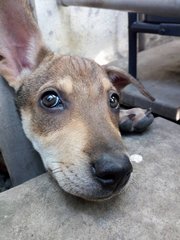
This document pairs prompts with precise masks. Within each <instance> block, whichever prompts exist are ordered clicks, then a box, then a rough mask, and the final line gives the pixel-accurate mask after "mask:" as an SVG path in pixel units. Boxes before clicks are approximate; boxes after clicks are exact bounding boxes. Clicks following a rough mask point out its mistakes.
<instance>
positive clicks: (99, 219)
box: [0, 118, 180, 240]
mask: <svg viewBox="0 0 180 240" xmlns="http://www.w3.org/2000/svg"><path fill="white" fill-rule="evenodd" d="M179 134H180V127H179V125H177V124H174V123H171V122H169V121H166V120H163V119H161V118H157V119H156V120H155V122H154V124H153V125H152V127H151V128H150V129H149V130H148V131H147V132H146V133H144V134H142V135H133V136H127V137H125V142H126V145H127V146H128V148H129V151H130V153H131V154H134V153H136V154H140V155H142V157H143V161H141V162H140V163H135V162H134V176H133V180H132V183H131V184H130V185H129V189H128V191H126V192H124V193H122V194H121V195H120V196H118V197H116V198H114V199H111V200H109V201H106V202H102V203H89V202H86V201H83V200H80V199H78V198H75V197H72V196H70V195H69V194H66V193H64V192H63V191H62V190H61V189H59V187H58V186H57V184H56V183H55V182H54V181H52V179H51V178H50V177H49V175H48V174H44V175H41V176H40V177H37V178H35V179H33V180H31V181H29V182H26V183H25V184H23V185H20V186H18V187H15V188H13V189H11V190H8V191H6V192H3V193H1V194H0V239H3V240H4V239H5V240H10V239H11V240H12V239H14V240H16V239H17V240H24V239H26V240H29V239H32V240H45V239H47V240H56V239H58V240H59V239H63V240H64V239H68V240H69V239H72V240H74V239H78V240H81V239H82V240H83V239H85V240H88V239H89V240H90V239H93V240H96V239H97V240H101V239H103V240H124V239H126V240H128V239H129V240H130V239H131V240H135V239H137V240H145V239H146V240H152V239H153V240H156V239H158V240H161V239H162V240H169V239H171V240H175V239H179V236H180V228H179V224H180V222H179V219H180V216H179V215H180V204H179V189H180V182H179V174H180V164H179V156H180V147H179V146H180V140H179V136H180V135H179Z"/></svg>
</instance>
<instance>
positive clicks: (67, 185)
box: [50, 167, 131, 201]
mask: <svg viewBox="0 0 180 240" xmlns="http://www.w3.org/2000/svg"><path fill="white" fill-rule="evenodd" d="M81 168H82V167H81ZM78 170H80V171H77V169H72V168H66V169H59V170H56V171H50V172H51V175H52V176H53V177H54V178H55V179H56V181H57V183H58V184H59V186H60V187H61V188H62V189H63V190H64V191H65V192H67V193H69V194H71V195H74V196H76V197H80V198H83V199H85V200H88V201H105V200H108V199H110V198H112V197H113V196H116V195H118V194H120V193H121V192H122V191H123V189H124V188H125V186H126V185H127V183H128V182H129V179H130V175H131V174H130V173H129V174H128V175H127V177H126V178H125V179H124V180H123V181H119V182H118V183H117V184H116V185H115V186H103V185H102V184H101V183H100V182H99V181H98V179H97V178H95V177H94V176H93V175H92V173H91V172H90V171H88V170H87V168H84V171H81V169H78Z"/></svg>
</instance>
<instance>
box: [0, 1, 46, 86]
mask: <svg viewBox="0 0 180 240" xmlns="http://www.w3.org/2000/svg"><path fill="white" fill-rule="evenodd" d="M47 51H48V50H46V48H45V47H44V45H43V43H42V38H41V34H40V31H39V29H38V27H37V25H36V23H35V20H34V19H33V17H32V13H31V10H30V7H29V5H28V4H27V1H26V0H0V74H1V75H2V76H3V77H4V78H5V79H6V80H7V82H8V84H9V85H10V86H12V87H13V88H14V89H16V90H17V89H18V87H19V86H20V78H21V76H22V73H24V72H31V71H32V70H33V69H34V68H36V66H37V65H38V64H39V63H40V61H41V60H42V58H43V56H45V55H46V52H47Z"/></svg>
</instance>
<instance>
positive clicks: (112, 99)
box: [109, 93, 120, 109]
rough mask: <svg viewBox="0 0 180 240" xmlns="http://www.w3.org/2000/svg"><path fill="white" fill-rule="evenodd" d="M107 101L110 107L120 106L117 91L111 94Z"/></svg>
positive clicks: (116, 107)
mask: <svg viewBox="0 0 180 240" xmlns="http://www.w3.org/2000/svg"><path fill="white" fill-rule="evenodd" d="M109 103H110V107H111V108H114V109H118V108H119V107H120V103H119V96H118V94H117V93H113V94H111V96H110V99H109Z"/></svg>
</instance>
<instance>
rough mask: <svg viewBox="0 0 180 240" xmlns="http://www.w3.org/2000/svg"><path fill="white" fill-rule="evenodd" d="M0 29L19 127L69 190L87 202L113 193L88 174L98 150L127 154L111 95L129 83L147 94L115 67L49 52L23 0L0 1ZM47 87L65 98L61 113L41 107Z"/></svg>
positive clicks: (0, 65) (0, 50) (1, 66)
mask: <svg viewBox="0 0 180 240" xmlns="http://www.w3.org/2000/svg"><path fill="white" fill-rule="evenodd" d="M12 16H14V19H13V21H12ZM8 19H10V21H9V20H8ZM11 25H12V26H11ZM0 27H1V28H0V29H1V30H0V36H1V40H0V55H1V56H2V57H1V59H0V73H1V74H2V75H3V76H4V77H5V78H6V80H7V82H8V83H9V85H10V86H12V87H13V88H14V89H15V90H16V103H17V107H18V108H19V111H20V114H21V118H22V126H23V129H24V131H25V133H26V136H27V137H28V138H29V139H30V141H31V142H32V144H33V146H34V148H35V149H36V150H37V151H38V152H39V153H40V155H41V157H42V160H43V162H44V165H45V167H46V169H47V170H48V171H50V172H51V174H52V175H53V176H54V177H55V179H56V180H57V182H58V183H59V185H60V186H61V187H62V188H63V189H64V190H65V191H67V192H69V193H71V194H74V195H77V196H80V197H83V198H85V199H91V200H93V199H101V198H108V197H111V196H113V195H115V194H116V192H114V191H113V190H112V189H104V188H103V187H102V186H101V184H100V183H99V182H98V181H96V179H95V178H94V177H93V176H92V172H91V164H92V163H93V162H95V161H96V160H97V159H99V158H100V157H101V155H102V153H113V154H116V155H117V156H121V155H122V154H125V153H126V149H125V147H124V145H123V143H122V140H121V136H120V133H119V127H118V121H119V111H118V110H114V109H112V108H111V107H110V103H109V101H110V100H109V99H110V95H111V94H112V93H117V94H118V93H119V92H120V90H121V88H122V87H123V86H126V85H127V84H129V83H133V84H135V85H136V86H137V87H138V88H139V89H140V90H141V91H142V92H145V93H147V92H146V91H145V89H144V88H143V86H142V85H141V84H140V83H139V82H138V81H137V80H135V79H134V78H132V77H130V76H129V75H128V74H125V73H124V72H123V71H121V70H119V69H118V70H117V69H115V70H114V69H111V68H109V67H105V66H99V65H98V64H97V63H95V62H94V61H93V60H89V59H85V58H80V57H73V56H61V55H56V54H54V53H52V52H51V51H50V50H48V49H47V48H46V46H44V44H43V42H42V39H41V34H40V32H39V30H38V27H37V26H36V24H35V22H34V20H33V19H32V15H31V13H30V10H29V8H28V7H27V4H26V1H25V0H6V1H3V0H0ZM10 27H12V29H11V33H10V31H9V30H10ZM50 90H51V91H52V90H55V91H56V92H58V94H59V95H60V96H61V98H62V99H63V102H64V106H65V107H64V110H63V111H61V110H59V109H55V110H52V109H46V108H44V107H43V106H42V104H41V97H42V95H43V93H44V92H47V91H50Z"/></svg>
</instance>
